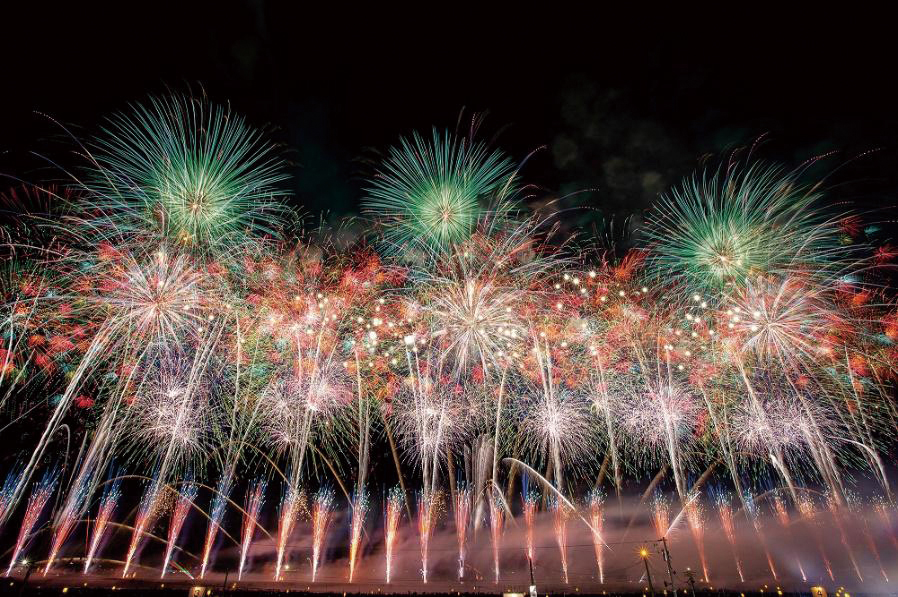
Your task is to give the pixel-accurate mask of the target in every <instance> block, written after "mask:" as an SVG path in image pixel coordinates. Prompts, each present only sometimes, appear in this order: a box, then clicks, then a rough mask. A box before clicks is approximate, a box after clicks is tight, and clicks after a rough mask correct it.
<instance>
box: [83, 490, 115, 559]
mask: <svg viewBox="0 0 898 597" xmlns="http://www.w3.org/2000/svg"><path fill="white" fill-rule="evenodd" d="M121 497H122V492H121V489H120V488H119V480H118V479H116V480H115V481H113V482H111V483H109V484H107V485H106V488H105V489H104V490H103V497H102V498H101V499H100V507H99V509H98V510H97V516H96V517H95V518H94V528H93V533H91V536H90V543H89V547H88V549H87V557H86V558H85V560H84V574H87V573H88V571H89V570H90V565H91V563H92V562H93V561H94V558H95V557H96V555H97V551H98V550H99V549H100V543H101V542H102V541H103V537H104V536H105V534H106V528H107V526H108V525H109V521H110V520H112V515H113V513H114V512H115V508H116V506H118V501H119V499H120V498H121Z"/></svg>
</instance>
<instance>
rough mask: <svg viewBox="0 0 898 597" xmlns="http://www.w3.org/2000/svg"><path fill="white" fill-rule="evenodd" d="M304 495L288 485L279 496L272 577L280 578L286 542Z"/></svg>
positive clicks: (302, 504)
mask: <svg viewBox="0 0 898 597" xmlns="http://www.w3.org/2000/svg"><path fill="white" fill-rule="evenodd" d="M304 501H305V495H304V494H303V493H301V492H299V491H297V490H295V489H293V487H292V486H290V485H288V486H287V489H286V490H285V491H284V495H283V496H281V505H280V508H279V509H278V537H277V542H278V543H277V562H276V564H275V566H274V579H275V580H282V579H281V569H282V568H283V566H284V564H285V563H286V558H285V556H286V551H287V542H288V541H290V535H291V534H292V533H293V527H294V526H295V525H296V520H297V518H298V517H299V513H300V512H301V511H302V509H303V506H304Z"/></svg>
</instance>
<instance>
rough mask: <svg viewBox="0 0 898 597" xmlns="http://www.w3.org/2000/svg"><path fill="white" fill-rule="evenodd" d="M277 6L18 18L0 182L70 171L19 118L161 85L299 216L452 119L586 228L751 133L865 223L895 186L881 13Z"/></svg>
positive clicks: (44, 128) (65, 120) (88, 116)
mask: <svg viewBox="0 0 898 597" xmlns="http://www.w3.org/2000/svg"><path fill="white" fill-rule="evenodd" d="M188 4H189V6H188ZM294 4H295V5H294V6H293V7H292V8H290V7H289V6H290V5H287V6H278V5H274V4H268V3H262V2H252V1H244V2H237V3H232V4H221V5H205V6H202V5H195V4H193V3H183V5H172V6H155V5H154V7H153V8H152V9H147V10H146V11H145V12H142V13H131V12H126V11H124V10H121V11H120V12H116V11H113V10H110V9H106V10H99V9H94V10H92V11H91V10H86V9H84V8H82V7H80V6H79V7H77V8H76V7H69V8H67V9H63V10H57V9H54V10H50V9H48V8H44V9H40V8H38V9H31V12H30V13H29V14H27V15H26V14H23V15H16V16H17V17H21V18H18V19H17V18H13V19H11V20H9V21H8V22H7V24H6V26H5V27H4V31H3V35H2V36H0V37H2V41H0V43H2V44H3V53H2V60H3V62H4V64H5V68H4V69H3V70H4V73H3V80H4V87H5V89H4V92H3V95H2V97H3V98H4V99H3V103H4V109H3V110H2V111H0V151H2V152H3V153H2V154H0V173H2V174H6V175H10V176H13V177H16V178H20V179H23V180H25V181H28V182H45V181H46V180H49V179H53V178H61V175H60V172H59V170H58V169H54V168H48V167H47V162H46V161H45V160H43V159H40V158H36V157H33V156H29V154H28V152H30V151H35V152H38V153H40V154H41V155H46V156H47V157H51V158H52V159H53V160H59V162H60V163H61V165H64V166H71V165H72V164H75V163H77V160H75V159H74V158H73V156H71V155H67V152H69V151H71V150H72V149H73V146H74V144H73V143H72V142H71V140H70V139H67V138H66V136H65V134H64V133H63V131H62V130H61V128H60V127H59V126H58V125H56V124H54V123H52V122H50V121H48V120H47V119H46V118H45V117H43V116H41V115H40V114H39V113H43V114H47V115H49V116H52V117H53V118H54V119H56V120H58V121H59V122H60V123H62V124H64V125H65V126H66V127H68V128H69V130H70V131H71V132H72V133H73V134H74V135H75V136H77V137H79V138H87V137H88V136H89V135H90V133H91V132H92V131H95V130H96V126H97V125H98V124H99V123H100V122H101V119H102V117H103V116H104V115H106V114H108V113H110V112H112V111H115V110H119V109H122V108H124V107H125V106H126V104H127V102H129V101H133V100H140V99H142V98H144V97H146V95H147V94H149V93H161V92H164V91H165V90H166V88H171V89H174V90H178V91H186V90H192V91H193V92H194V93H200V92H202V90H205V92H206V93H207V94H208V95H209V96H210V97H211V98H212V99H214V100H215V101H219V102H225V101H229V102H231V104H232V106H233V107H234V109H235V110H236V111H238V112H240V113H242V114H244V115H246V116H247V118H248V119H249V121H250V122H251V123H253V124H256V125H258V126H264V127H267V128H268V129H269V130H270V131H271V134H272V136H273V137H274V138H275V139H276V140H277V141H279V142H281V143H283V145H284V147H285V151H286V155H287V157H288V158H289V159H290V160H291V162H292V166H291V168H292V171H293V175H294V178H293V182H292V189H291V190H292V192H293V193H294V195H295V199H294V200H295V202H296V204H297V205H300V206H302V207H303V208H304V210H305V211H306V212H307V213H310V214H316V213H320V212H322V211H323V210H327V211H328V212H329V213H330V214H331V217H337V216H341V215H351V214H353V213H355V212H356V209H357V205H358V201H359V199H360V197H361V196H362V195H363V188H364V176H365V175H366V174H367V173H369V172H370V171H371V164H372V160H374V159H376V158H377V155H378V154H377V152H378V151H383V150H385V149H386V148H387V147H389V146H390V144H392V143H394V142H395V141H396V140H397V139H398V137H399V136H400V135H405V134H408V133H410V132H411V131H413V130H422V131H425V132H426V131H427V130H428V129H429V128H430V127H432V126H438V127H441V128H456V126H458V125H457V123H458V122H459V117H460V115H461V119H462V120H461V122H462V128H466V126H467V123H469V122H470V120H471V117H472V116H473V115H474V114H477V113H484V112H485V113H487V117H486V119H485V122H484V125H483V126H482V127H481V129H480V137H481V138H482V139H485V140H493V141H494V142H495V143H496V144H497V145H498V146H501V147H502V148H504V149H505V150H506V151H508V152H509V153H510V154H511V155H512V156H513V157H514V158H515V159H517V160H523V159H524V158H525V157H526V156H527V155H528V154H530V152H532V151H533V150H537V149H540V148H543V149H540V150H539V151H537V152H536V154H535V155H534V156H533V157H532V158H531V159H530V160H529V161H528V162H527V164H526V166H525V168H524V177H525V180H526V181H527V182H529V183H532V184H534V185H537V186H538V188H539V190H537V191H536V192H535V194H534V197H533V203H534V204H539V203H540V202H541V201H543V200H545V199H551V198H555V197H558V196H562V195H566V194H568V193H572V192H576V191H587V192H584V193H579V194H576V195H575V196H574V197H573V198H570V199H567V200H566V201H565V202H563V203H561V205H562V206H563V207H565V208H573V209H571V210H570V211H568V212H567V214H569V215H567V216H566V219H567V220H568V222H569V223H571V224H572V225H575V226H576V225H579V226H581V227H582V228H585V229H590V228H591V227H593V226H594V225H596V222H598V221H601V220H602V218H603V217H604V218H605V219H606V221H607V220H613V221H614V222H615V223H616V224H615V225H616V226H618V227H622V223H623V222H624V221H626V218H627V217H628V216H634V215H635V216H637V219H636V220H634V221H637V222H638V216H639V214H640V213H641V212H642V211H643V210H644V209H645V208H646V207H647V206H648V205H649V204H650V202H651V201H652V200H653V199H654V198H656V197H657V196H658V194H659V193H660V192H663V191H664V190H665V189H666V188H668V187H670V185H672V184H675V183H676V182H677V181H678V180H680V179H681V178H682V177H683V176H684V175H688V174H690V173H691V172H692V171H693V170H694V169H695V168H696V167H698V166H699V165H700V164H701V163H702V161H703V160H711V161H712V163H713V161H714V160H717V161H718V162H719V161H720V160H722V159H726V156H728V155H729V153H730V152H731V150H733V149H734V148H738V147H744V146H747V145H751V143H752V142H753V141H754V140H755V139H757V138H759V137H760V136H762V135H766V137H765V139H766V142H765V143H764V144H763V145H762V147H761V149H760V150H759V152H758V155H759V156H760V157H762V158H764V159H768V160H775V161H779V162H781V163H783V164H784V165H785V166H787V167H790V168H791V167H796V166H798V165H799V164H801V163H802V162H803V161H804V160H806V159H808V158H811V157H813V156H815V155H818V154H821V153H825V152H829V151H836V152H838V153H837V154H836V155H834V156H833V157H832V158H830V159H828V160H826V161H825V162H823V163H822V164H821V165H820V166H819V167H818V168H817V169H816V170H815V171H813V172H811V173H810V175H811V177H812V178H814V177H816V179H819V178H820V177H822V176H825V175H829V174H832V173H833V172H835V174H833V175H832V176H830V178H828V180H827V183H828V186H830V187H835V190H834V192H833V193H832V196H833V197H834V199H838V200H839V201H841V200H850V201H853V202H854V203H855V204H856V205H859V206H860V208H861V209H868V208H872V209H874V210H876V212H877V213H878V214H879V213H885V212H883V211H881V210H882V208H884V207H887V206H891V204H892V203H893V202H894V199H895V197H896V194H898V175H896V173H895V170H896V169H895V164H896V157H898V152H896V147H895V146H896V140H898V136H896V133H898V116H896V106H898V92H896V89H895V83H894V79H895V73H896V69H895V66H896V61H895V52H894V49H893V47H892V46H893V42H892V41H891V35H890V34H889V32H887V31H883V30H881V29H882V28H881V26H880V25H878V24H877V23H879V22H881V23H884V24H885V23H886V22H887V21H886V20H885V19H877V18H875V17H873V16H871V17H870V18H869V19H868V22H866V23H857V24H849V23H848V22H847V19H844V18H840V19H839V22H830V23H821V22H819V21H818V20H817V18H816V17H815V16H812V15H810V14H800V15H795V16H794V18H792V19H788V20H783V17H782V15H766V14H763V13H760V9H759V10H758V12H757V13H753V14H751V15H745V14H739V13H738V12H735V13H733V14H725V15H724V14H721V15H717V16H719V18H720V19H722V21H721V22H720V23H718V24H716V25H714V26H712V25H700V24H699V22H698V21H694V20H689V19H685V20H682V22H680V20H679V19H677V20H672V19H668V18H667V17H666V16H664V15H652V16H651V17H649V15H645V14H642V15H633V16H630V17H627V18H625V17H620V16H618V15H611V14H605V15H596V16H593V17H586V16H578V15H576V14H569V15H566V16H565V17H564V18H558V17H556V18H554V19H549V18H546V17H544V16H543V15H539V14H510V15H505V16H502V15H495V16H494V18H491V19H487V18H485V17H483V16H482V15H480V14H467V13H465V12H463V11H462V9H460V8H459V12H458V14H457V15H453V19H447V20H446V22H445V23H441V22H438V21H437V19H438V15H436V14H435V15H433V16H430V17H427V16H425V14H424V12H421V13H420V14H406V15H404V16H405V17H407V18H408V17H412V18H417V19H418V22H417V23H416V24H409V25H407V26H406V25H403V24H402V20H401V19H398V18H395V19H391V18H389V17H388V16H387V15H383V14H379V15H377V17H376V18H373V17H371V18H369V15H362V14H355V13H353V14H349V13H351V12H352V11H349V9H346V11H344V13H343V14H341V13H340V12H339V11H336V12H335V13H334V14H331V15H328V16H326V17H325V16H316V15H313V14H311V13H310V12H309V11H308V10H302V7H301V6H299V3H294ZM446 10H447V11H448V9H446ZM706 16H715V15H706ZM495 17H500V18H495ZM17 22H18V25H17V24H16V23H17ZM686 23H689V24H688V25H687V24H686ZM883 26H884V25H883ZM871 150H874V153H872V154H871V155H869V156H866V157H864V158H863V159H861V160H857V161H852V158H854V157H855V156H857V155H859V154H862V153H864V152H867V151H871ZM846 162H847V165H846ZM9 184H13V183H12V182H10V183H9ZM876 217H879V216H876ZM882 219H887V216H884V217H883V218H882Z"/></svg>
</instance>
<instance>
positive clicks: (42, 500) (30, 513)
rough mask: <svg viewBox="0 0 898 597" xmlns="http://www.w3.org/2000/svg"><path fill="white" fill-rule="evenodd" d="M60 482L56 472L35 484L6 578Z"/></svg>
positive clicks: (48, 473)
mask: <svg viewBox="0 0 898 597" xmlns="http://www.w3.org/2000/svg"><path fill="white" fill-rule="evenodd" d="M58 480H59V475H58V473H57V472H56V471H55V470H50V471H47V472H46V473H44V476H43V478H42V479H41V480H40V481H38V482H37V483H36V484H35V486H34V489H32V490H31V496H30V497H29V498H28V505H27V506H26V508H25V516H24V517H23V518H22V526H20V527H19V536H18V538H17V539H16V544H15V547H13V550H12V557H11V558H10V560H9V566H8V567H7V569H6V576H9V575H10V573H11V572H12V569H13V567H15V565H16V561H17V560H18V559H19V555H21V553H22V550H23V549H24V548H25V544H26V543H27V542H28V539H30V538H31V531H33V530H34V526H35V525H36V524H37V521H38V520H39V519H40V517H41V513H42V512H43V511H44V507H45V506H46V505H47V502H48V501H50V496H52V495H53V490H54V489H56V482H57V481H58Z"/></svg>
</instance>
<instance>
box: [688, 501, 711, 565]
mask: <svg viewBox="0 0 898 597" xmlns="http://www.w3.org/2000/svg"><path fill="white" fill-rule="evenodd" d="M683 508H684V509H685V510H686V520H688V521H689V529H690V530H691V531H692V539H693V540H694V541H695V547H696V548H697V549H698V557H699V560H701V564H702V574H703V575H704V579H703V580H704V581H705V582H710V581H709V580H708V560H707V558H706V557H705V512H704V509H703V507H702V503H701V501H700V500H698V499H697V498H695V499H690V500H689V501H688V502H686V504H685V505H684V506H683Z"/></svg>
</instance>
